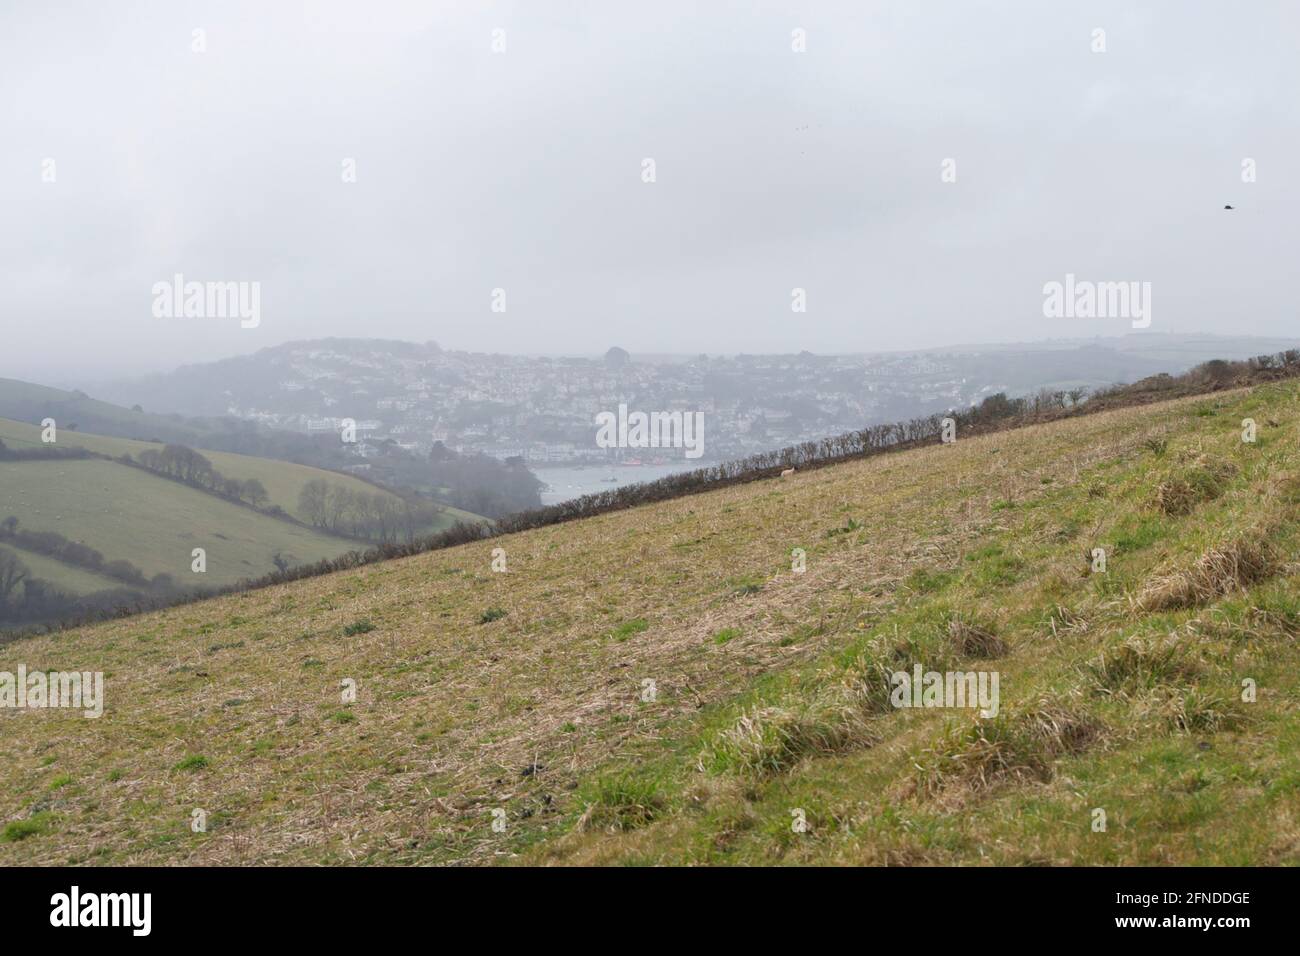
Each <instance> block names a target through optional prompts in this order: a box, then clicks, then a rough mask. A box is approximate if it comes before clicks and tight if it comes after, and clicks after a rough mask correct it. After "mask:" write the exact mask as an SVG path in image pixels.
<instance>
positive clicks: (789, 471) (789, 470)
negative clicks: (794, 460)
mask: <svg viewBox="0 0 1300 956" xmlns="http://www.w3.org/2000/svg"><path fill="white" fill-rule="evenodd" d="M793 474H794V469H793V468H787V469H786V470H785V471H783V472H781V477H782V478H789V477H790V476H791V475H793Z"/></svg>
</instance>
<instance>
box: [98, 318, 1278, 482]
mask: <svg viewBox="0 0 1300 956" xmlns="http://www.w3.org/2000/svg"><path fill="white" fill-rule="evenodd" d="M1203 338H1204V341H1201V340H1198V339H1196V338H1194V337H1179V336H1167V335H1166V336H1148V337H1141V336H1130V337H1126V338H1124V339H1112V340H1100V341H1098V342H1087V341H1085V342H1074V343H1057V344H1049V345H1033V346H1003V347H979V348H967V349H959V348H953V349H949V350H942V351H922V352H914V353H878V354H861V355H839V356H819V355H813V354H811V353H808V352H802V353H799V354H794V355H735V356H708V355H698V356H694V357H681V356H677V357H649V358H646V357H635V358H634V357H633V356H631V355H629V353H628V352H627V351H625V350H623V349H621V348H618V347H614V348H610V349H609V350H608V351H607V352H606V353H605V354H604V355H603V356H600V357H589V358H557V357H545V356H518V355H500V354H488V353H471V352H454V351H445V350H443V349H441V348H439V347H438V346H437V345H436V344H434V343H425V344H416V343H405V342H392V341H381V340H364V339H326V340H320V341H313V342H294V343H288V344H285V345H281V346H276V347H274V348H269V349H264V350H262V351H260V352H257V353H255V354H253V355H248V356H242V357H239V358H234V359H227V360H223V361H219V362H213V363H209V364H205V365H198V366H190V367H187V368H184V369H181V370H178V371H177V372H175V373H172V374H170V375H166V376H159V377H156V378H153V379H149V380H144V381H142V382H137V383H130V384H129V385H123V386H121V387H120V388H119V389H118V391H117V393H116V394H117V395H119V396H120V400H123V401H126V400H130V401H132V402H134V401H143V402H144V403H145V404H146V405H147V406H150V407H153V408H165V409H167V410H168V411H179V412H183V413H186V414H194V415H232V416H236V417H238V418H242V419H246V420H250V421H256V422H259V423H262V424H265V425H267V426H270V427H273V428H278V429H290V430H294V431H298V432H301V433H305V434H308V435H322V434H328V433H342V432H343V431H344V430H345V427H346V426H347V425H348V424H349V422H351V423H355V436H356V439H357V440H356V442H355V443H352V444H351V445H350V446H349V449H350V451H351V452H352V453H353V454H355V455H357V456H359V457H361V458H370V457H373V456H375V455H377V454H379V453H380V449H381V446H385V445H387V447H392V445H391V444H390V443H395V444H396V445H398V446H400V447H401V448H403V449H405V450H407V451H410V452H412V453H415V454H418V455H421V456H425V455H428V454H430V453H433V452H436V450H437V449H438V447H439V446H441V447H443V448H445V449H449V450H452V451H455V452H458V453H460V454H464V455H475V454H478V453H482V454H485V455H488V456H491V457H493V458H497V459H499V460H503V461H504V460H507V459H515V458H517V459H522V460H523V461H524V462H526V463H527V464H528V465H529V466H531V467H539V466H541V467H545V466H550V465H563V464H586V463H590V464H604V463H624V464H660V463H677V462H680V461H683V460H684V454H683V449H681V448H648V449H647V448H629V447H620V448H608V447H600V446H599V445H598V443H597V441H596V432H597V429H596V420H597V416H598V415H600V414H602V413H612V412H615V411H616V410H617V409H618V408H619V406H620V405H626V406H627V407H629V408H635V409H643V410H646V411H655V412H662V413H668V414H671V413H673V412H681V413H696V412H698V413H702V414H703V423H704V436H705V437H704V442H703V448H704V454H703V459H704V460H706V461H719V460H724V459H730V458H738V457H743V456H746V455H750V454H753V453H755V452H759V451H763V450H766V449H771V448H778V447H782V446H785V445H790V444H793V443H797V442H800V441H805V440H810V439H814V438H818V437H821V436H824V435H830V434H836V433H838V432H842V431H844V430H846V429H852V428H861V427H863V426H865V425H870V424H876V423H880V422H886V421H892V420H895V419H898V418H900V417H905V416H908V415H915V414H929V413H932V412H935V411H941V410H945V409H955V408H962V407H968V406H970V405H972V404H975V403H978V402H980V401H982V400H983V399H984V398H986V397H988V396H989V395H992V394H997V393H999V392H1006V393H1007V394H1009V395H1024V394H1030V393H1032V392H1034V391H1037V390H1039V389H1044V388H1051V389H1064V390H1079V391H1086V390H1087V389H1088V388H1091V387H1096V386H1100V385H1109V384H1113V383H1115V382H1122V381H1134V380H1136V379H1138V378H1141V377H1143V376H1146V375H1150V374H1155V373H1158V372H1162V371H1170V372H1176V371H1181V370H1183V369H1185V368H1187V367H1189V366H1190V365H1192V364H1194V363H1195V362H1197V361H1201V360H1203V359H1204V358H1205V357H1206V356H1211V357H1213V356H1216V355H1222V354H1225V351H1226V353H1228V354H1230V353H1232V352H1233V351H1234V349H1233V348H1231V347H1229V343H1231V342H1232V340H1227V339H1223V338H1212V337H1203ZM1263 344H1265V345H1267V344H1268V343H1263ZM1236 351H1239V352H1240V353H1241V354H1242V355H1249V354H1256V353H1258V352H1261V351H1265V349H1264V348H1261V343H1260V342H1259V341H1258V340H1253V339H1252V340H1242V344H1241V345H1240V347H1239V348H1238V349H1236Z"/></svg>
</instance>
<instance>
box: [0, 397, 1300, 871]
mask: <svg viewBox="0 0 1300 956" xmlns="http://www.w3.org/2000/svg"><path fill="white" fill-rule="evenodd" d="M1247 417H1250V418H1253V419H1254V420H1255V421H1256V422H1257V424H1258V440H1257V441H1256V442H1254V443H1245V442H1243V441H1242V438H1241V435H1242V421H1243V419H1244V418H1247ZM1298 431H1300V385H1298V384H1297V383H1296V382H1295V381H1290V382H1286V383H1281V384H1274V385H1264V386H1259V387H1257V388H1255V389H1253V390H1249V391H1247V390H1238V391H1232V392H1221V393H1217V394H1214V395H1211V396H1207V397H1198V398H1192V399H1182V400H1178V401H1173V402H1166V403H1163V404H1157V405H1149V406H1143V407H1137V408H1125V409H1120V410H1116V411H1110V412H1105V413H1101V414H1095V415H1091V416H1086V417H1079V418H1070V419H1065V420H1062V421H1058V422H1055V423H1052V424H1045V425H1036V426H1032V427H1027V428H1023V429H1018V430H1014V431H1007V432H1001V433H996V434H991V435H985V436H981V437H966V438H962V437H960V436H959V438H958V440H957V442H956V443H955V444H953V445H948V446H940V445H935V446H932V447H927V448H921V449H916V450H909V451H904V452H900V453H897V454H890V455H884V456H880V457H875V458H869V459H865V460H859V461H853V462H849V463H846V464H840V465H836V466H833V467H827V468H823V469H819V470H814V471H808V472H800V473H797V474H795V475H793V476H791V477H788V478H785V479H773V480H766V481H757V482H753V483H749V484H744V485H735V486H731V487H726V488H721V489H717V490H713V491H710V492H707V493H704V494H699V495H694V496H690V497H684V498H679V499H675V500H671V501H666V502H661V503H657V504H653V505H647V506H644V507H639V508H633V509H629V510H624V511H618V512H614V513H609V514H605V515H601V516H598V517H594V518H589V519H585V520H581V521H576V522H572V523H567V524H559V525H553V526H548V527H544V528H539V529H536V530H532V531H527V532H522V533H519V534H515V535H509V536H503V537H499V538H495V539H492V540H490V541H484V542H481V543H474V544H469V545H464V546H461V547H456V548H450V549H446V550H442V551H434V552H429V553H425V554H421V555H418V556H415V557H411V558H407V559H403V560H399V561H392V562H385V563H380V564H374V565H369V566H366V567H362V568H359V569H356V570H352V571H346V572H340V573H337V574H332V575H326V576H321V577H318V578H312V579H307V580H303V581H298V582H294V583H291V584H286V585H282V586H277V587H273V588H266V589H263V590H258V591H255V592H248V593H243V594H238V595H231V596H227V597H222V598H219V599H215V600H211V601H205V602H201V603H198V604H193V605H187V606H182V607H177V608H173V609H170V610H167V611H163V612H158V613H152V614H148V615H142V616H139V617H135V618H130V619H122V620H115V621H108V622H104V623H101V624H97V625H94V626H90V627H84V628H79V629H75V630H70V631H66V632H63V633H59V634H56V635H50V636H45V637H38V638H29V639H23V640H20V641H16V642H13V643H11V644H9V645H6V646H3V647H0V671H15V670H16V669H17V667H18V666H19V665H20V664H23V665H25V666H26V667H27V668H28V669H29V670H32V669H50V670H74V669H75V670H80V671H86V670H90V671H102V672H104V673H105V675H106V707H105V714H104V716H103V717H102V718H100V719H99V720H88V719H85V718H83V717H82V716H81V715H80V714H74V713H70V712H66V711H39V712H30V713H23V714H17V713H14V712H13V711H4V710H0V865H15V864H64V863H74V864H231V863H243V864H249V863H263V864H266V863H302V864H320V863H347V864H356V863H384V864H423V863H479V864H492V863H502V862H510V861H515V860H518V861H524V862H535V863H536V862H541V863H559V864H566V863H587V864H590V863H599V864H606V863H623V864H626V863H636V864H647V863H651V864H680V863H714V864H719V863H720V864H733V863H734V864H748V863H760V862H761V863H776V862H784V863H791V864H838V863H870V864H881V863H889V864H926V863H945V864H952V863H962V864H1058V863H1084V864H1147V865H1150V864H1167V863H1183V864H1188V863H1198V864H1199V863H1204V864H1275V863H1297V862H1300V829H1298V828H1297V821H1300V721H1298V720H1297V713H1298V710H1300V642H1297V636H1300V592H1298V591H1297V584H1298V583H1300V569H1298V568H1297V566H1296V565H1295V563H1294V561H1293V556H1294V555H1295V553H1296V548H1297V545H1300V528H1298V519H1300V450H1298V448H1297V432H1298ZM495 549H504V556H505V557H506V559H507V561H508V570H507V571H506V572H505V573H496V572H494V571H493V570H492V561H493V556H494V551H495ZM796 549H799V550H800V551H802V552H803V555H804V557H805V558H806V566H805V568H804V569H803V570H800V566H799V564H798V562H797V558H798V557H799V556H798V555H797V554H795V550H796ZM1095 549H1102V550H1103V551H1104V552H1105V555H1104V556H1105V559H1106V560H1105V565H1104V569H1099V568H1098V565H1097V552H1096V550H1095ZM792 555H793V558H792ZM497 556H498V557H500V553H499V552H497ZM917 666H920V667H921V668H922V671H923V672H925V671H935V672H938V673H941V674H944V673H951V672H953V671H955V670H960V671H963V672H970V673H973V674H983V675H985V676H986V677H989V676H991V675H992V674H997V675H998V677H999V682H1000V683H999V687H1000V692H999V697H998V699H997V714H996V716H989V717H987V718H982V717H980V716H979V715H978V714H977V713H975V712H974V710H972V709H970V708H966V707H956V706H949V707H918V708H898V707H896V706H894V704H895V703H896V702H895V701H893V700H891V679H892V675H893V674H895V673H907V674H910V673H912V672H913V668H914V667H917ZM353 682H354V683H353ZM351 686H355V688H356V700H355V702H351V701H348V700H346V699H344V697H343V696H342V695H343V692H344V689H345V688H347V687H351ZM19 722H21V732H19V727H20V724H19ZM195 809H202V810H204V811H205V813H206V815H207V821H208V826H207V828H206V831H205V832H197V833H196V832H193V831H192V830H191V828H190V821H191V814H192V812H193V811H194V810H195ZM1099 811H1100V815H1099ZM494 819H499V820H501V821H503V823H504V829H501V828H499V827H498V828H495V829H494V827H493V822H494ZM1099 823H1100V827H1099Z"/></svg>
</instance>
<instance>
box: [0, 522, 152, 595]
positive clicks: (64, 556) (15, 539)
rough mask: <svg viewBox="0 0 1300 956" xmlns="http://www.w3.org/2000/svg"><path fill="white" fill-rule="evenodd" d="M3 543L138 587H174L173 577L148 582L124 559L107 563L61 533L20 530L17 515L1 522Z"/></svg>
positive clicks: (102, 556) (90, 549) (100, 553)
mask: <svg viewBox="0 0 1300 956" xmlns="http://www.w3.org/2000/svg"><path fill="white" fill-rule="evenodd" d="M0 541H4V542H7V543H9V544H11V545H13V546H14V547H18V548H22V549H23V550H25V551H34V552H36V553H37V554H43V555H45V556H46V557H49V558H54V559H55V560H56V561H62V562H63V563H65V564H73V565H76V566H77V567H79V568H85V569H86V570H87V571H94V572H96V573H98V574H102V575H105V576H106V577H110V578H113V579H114V580H117V581H121V582H122V583H123V584H129V585H132V586H134V587H139V588H151V589H154V590H158V591H166V590H169V589H170V588H171V587H172V586H173V580H172V577H171V575H169V574H157V575H154V577H153V578H148V577H146V576H145V573H144V572H143V571H141V570H140V569H139V568H137V567H136V566H135V565H134V564H132V563H131V562H130V561H126V560H124V559H122V558H118V559H116V560H113V561H107V560H105V559H104V555H103V553H102V552H100V551H97V550H96V549H95V548H92V547H90V545H87V544H82V543H81V542H80V541H72V540H70V539H68V538H66V537H64V536H63V535H61V534H59V533H58V532H57V531H28V530H27V529H26V528H20V527H19V526H18V519H17V518H16V517H15V516H14V515H9V517H7V518H5V519H4V520H3V521H0Z"/></svg>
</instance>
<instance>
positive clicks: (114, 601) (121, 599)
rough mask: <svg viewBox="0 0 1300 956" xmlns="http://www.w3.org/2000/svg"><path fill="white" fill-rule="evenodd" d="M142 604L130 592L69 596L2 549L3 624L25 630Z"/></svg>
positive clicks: (0, 603) (0, 590)
mask: <svg viewBox="0 0 1300 956" xmlns="http://www.w3.org/2000/svg"><path fill="white" fill-rule="evenodd" d="M140 600H141V595H140V592H138V591H133V590H131V589H129V588H105V589H104V590H102V591H96V592H95V593H94V594H85V595H72V594H67V593H65V592H63V591H60V590H59V589H58V588H57V587H55V586H54V585H53V584H51V583H50V582H49V581H46V580H43V579H41V578H36V577H33V576H32V572H31V569H30V568H28V566H27V565H26V563H25V562H24V561H23V560H22V559H21V558H19V557H18V556H17V555H16V554H14V553H13V552H12V551H8V550H6V549H4V548H0V624H5V625H9V626H14V625H18V626H22V625H31V624H35V623H39V622H42V621H45V622H49V621H58V620H84V619H90V618H95V617H102V616H104V615H106V614H113V613H117V612H119V611H121V610H122V609H124V608H130V607H133V606H136V605H138V604H139V603H140Z"/></svg>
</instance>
